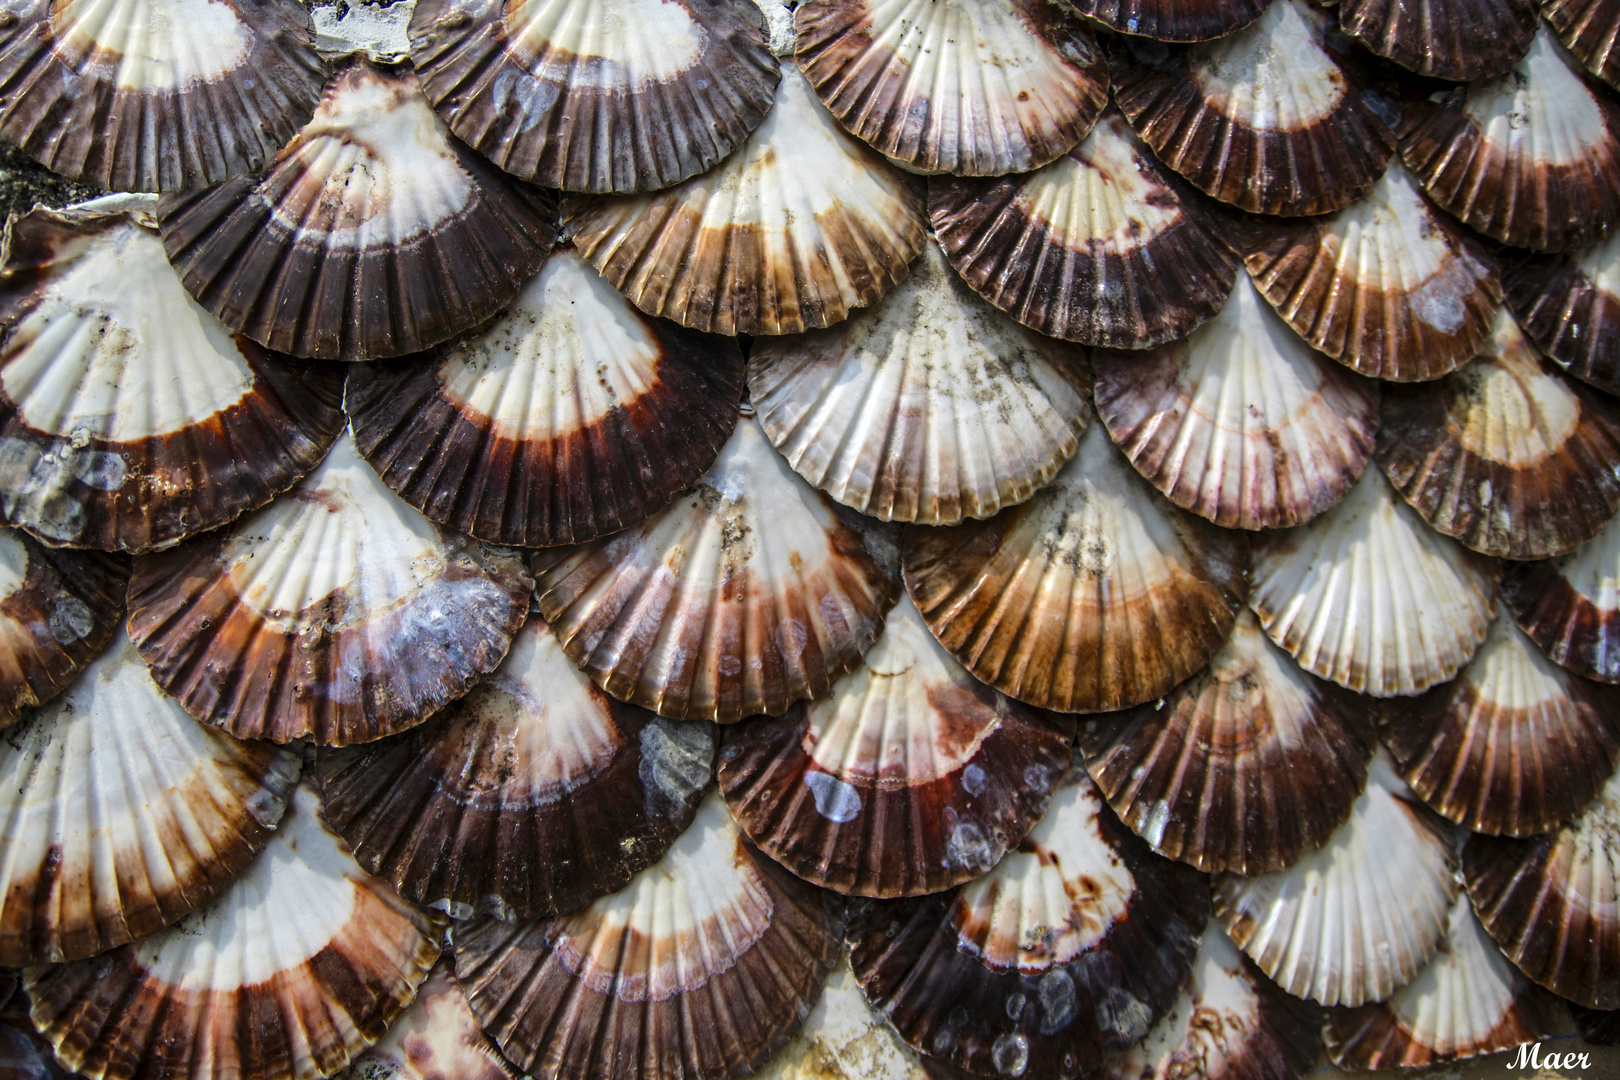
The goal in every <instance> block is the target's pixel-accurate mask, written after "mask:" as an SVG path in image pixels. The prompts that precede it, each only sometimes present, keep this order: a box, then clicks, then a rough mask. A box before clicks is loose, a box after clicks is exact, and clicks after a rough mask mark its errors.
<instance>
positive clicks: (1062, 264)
mask: <svg viewBox="0 0 1620 1080" xmlns="http://www.w3.org/2000/svg"><path fill="white" fill-rule="evenodd" d="M1202 199H1203V197H1202V196H1201V195H1199V194H1198V193H1197V192H1194V191H1192V190H1190V189H1188V188H1187V186H1186V185H1185V184H1182V183H1180V182H1178V181H1176V180H1173V179H1172V178H1171V174H1170V173H1169V171H1168V170H1167V169H1165V168H1164V166H1163V165H1161V164H1159V162H1158V161H1157V160H1155V159H1154V157H1153V155H1152V154H1151V153H1150V152H1149V151H1148V149H1147V147H1145V146H1143V145H1142V143H1141V141H1140V140H1138V139H1137V137H1136V135H1135V134H1134V133H1133V132H1132V131H1131V128H1130V125H1129V124H1127V123H1126V122H1125V119H1124V117H1122V116H1120V115H1119V113H1118V112H1117V111H1112V110H1111V111H1109V112H1107V113H1105V114H1104V115H1103V117H1102V119H1101V120H1099V121H1098V122H1097V125H1096V127H1094V128H1093V129H1092V131H1091V134H1090V135H1088V136H1086V138H1085V139H1084V140H1083V141H1081V142H1080V144H1079V145H1078V146H1076V147H1075V148H1074V149H1073V150H1071V151H1070V152H1069V153H1068V154H1066V155H1064V156H1062V157H1060V158H1058V159H1057V160H1056V161H1054V162H1052V164H1050V165H1047V166H1046V167H1044V168H1042V169H1039V170H1037V171H1036V172H1033V173H1030V174H1028V175H1021V176H1009V177H1004V178H993V179H987V180H986V179H972V178H968V179H953V178H941V177H936V178H933V179H931V180H930V181H929V182H928V210H929V214H930V216H931V218H932V220H933V225H934V229H935V231H936V232H937V234H938V236H939V240H940V243H941V245H942V246H943V247H944V249H945V253H946V255H947V256H948V257H949V258H950V261H951V264H952V265H953V266H954V267H956V270H957V272H958V273H960V274H961V275H962V277H963V278H964V279H965V280H966V281H967V283H968V284H969V285H971V286H972V287H973V288H974V289H975V290H976V291H977V292H978V293H979V294H980V295H981V296H983V297H984V298H985V299H986V300H988V301H990V303H992V304H994V305H995V306H996V307H998V308H1000V309H1001V310H1003V311H1005V312H1006V313H1007V314H1009V315H1011V316H1012V317H1013V318H1015V319H1017V320H1018V321H1019V322H1021V323H1023V324H1024V325H1025V326H1028V327H1030V328H1031V329H1034V330H1039V331H1040V332H1041V333H1043V334H1051V335H1052V336H1054V337H1060V338H1064V339H1067V340H1069V341H1077V342H1079V343H1081V344H1083V345H1092V346H1101V347H1106V348H1115V349H1145V348H1151V347H1152V346H1155V345H1161V344H1163V343H1165V342H1167V341H1172V340H1174V339H1176V338H1180V337H1185V336H1186V335H1187V334H1189V333H1191V332H1192V330H1193V329H1194V328H1195V327H1197V326H1198V325H1199V324H1200V323H1202V322H1204V321H1205V320H1206V319H1208V318H1210V317H1211V316H1213V315H1214V314H1215V313H1216V312H1217V311H1219V310H1220V309H1221V305H1222V304H1224V303H1225V302H1226V298H1227V295H1228V294H1229V293H1230V292H1231V291H1232V282H1233V281H1234V280H1235V279H1236V277H1237V273H1238V257H1237V255H1236V254H1235V253H1234V252H1233V251H1232V250H1231V249H1230V248H1229V247H1228V246H1227V245H1226V243H1224V242H1223V241H1222V239H1221V238H1220V237H1219V236H1218V235H1217V232H1216V231H1215V230H1216V222H1215V220H1214V219H1213V218H1212V217H1211V214H1210V211H1209V210H1208V209H1207V208H1206V207H1205V206H1204V205H1202V203H1201V200H1202Z"/></svg>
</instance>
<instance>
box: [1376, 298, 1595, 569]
mask: <svg viewBox="0 0 1620 1080" xmlns="http://www.w3.org/2000/svg"><path fill="white" fill-rule="evenodd" d="M1383 420H1384V423H1383V427H1381V428H1380V429H1379V432H1378V449H1377V455H1378V463H1379V465H1380V466H1382V467H1383V470H1384V475H1385V476H1387V477H1388V478H1389V480H1390V483H1392V484H1393V485H1394V486H1395V488H1396V489H1397V490H1398V491H1400V493H1401V494H1402V496H1404V497H1405V499H1406V500H1407V501H1408V502H1409V503H1411V504H1412V506H1413V507H1415V508H1416V509H1417V511H1418V513H1420V514H1422V515H1423V518H1424V520H1425V521H1427V522H1428V523H1429V524H1430V525H1432V526H1433V527H1434V528H1435V529H1437V530H1439V531H1440V532H1442V533H1444V534H1446V535H1447V536H1452V537H1455V538H1456V539H1457V540H1459V541H1461V542H1462V543H1463V544H1465V545H1467V546H1468V547H1470V548H1472V549H1474V550H1475V551H1478V552H1481V553H1483V554H1486V555H1497V556H1500V557H1502V558H1508V559H1545V558H1548V557H1549V556H1553V555H1563V554H1567V553H1568V552H1570V551H1573V550H1574V549H1575V548H1576V547H1578V546H1579V545H1580V544H1582V543H1584V542H1585V541H1587V540H1590V539H1591V538H1592V537H1593V536H1595V535H1596V534H1597V532H1598V530H1600V529H1602V528H1603V526H1604V525H1605V524H1606V523H1607V522H1608V521H1609V519H1610V518H1612V517H1614V515H1615V511H1616V509H1617V508H1620V420H1617V419H1616V417H1615V414H1614V413H1613V412H1612V411H1611V410H1610V408H1609V407H1608V406H1607V405H1606V404H1605V403H1603V402H1602V401H1601V400H1600V399H1599V398H1598V396H1597V395H1596V394H1594V393H1593V392H1592V391H1590V390H1588V389H1587V388H1586V387H1585V386H1583V385H1581V384H1580V383H1576V382H1573V381H1571V380H1570V379H1568V378H1566V377H1565V376H1564V374H1563V373H1562V372H1561V371H1559V370H1557V369H1556V368H1555V367H1553V366H1552V365H1551V364H1549V363H1548V362H1547V361H1546V360H1545V359H1544V358H1543V357H1542V356H1541V354H1540V353H1539V352H1537V351H1536V348H1535V346H1534V345H1532V344H1530V342H1528V341H1527V340H1525V338H1524V335H1523V333H1522V332H1521V331H1520V330H1519V327H1518V325H1517V324H1516V323H1515V322H1514V321H1513V318H1512V317H1511V316H1510V315H1509V314H1508V313H1507V312H1506V311H1505V310H1503V311H1499V312H1498V313H1497V316H1496V325H1495V327H1494V328H1493V329H1492V332H1491V340H1490V341H1489V342H1488V343H1487V344H1486V346H1485V350H1484V351H1483V352H1481V353H1480V355H1479V356H1477V357H1475V358H1474V359H1473V360H1472V361H1471V362H1470V363H1469V364H1467V365H1466V366H1465V367H1463V368H1461V369H1459V370H1458V371H1455V372H1452V373H1451V374H1450V375H1447V376H1446V377H1445V378H1443V379H1440V380H1439V381H1437V382H1433V383H1419V384H1408V385H1402V386H1386V387H1385V388H1384V394H1383Z"/></svg>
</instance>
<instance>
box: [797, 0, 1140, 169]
mask: <svg viewBox="0 0 1620 1080" xmlns="http://www.w3.org/2000/svg"><path fill="white" fill-rule="evenodd" d="M794 21H795V23H796V24H797V29H798V62H799V67H800V69H801V70H802V71H803V72H804V74H805V75H806V76H807V77H808V78H809V80H810V83H811V85H812V86H814V87H815V88H816V93H817V94H819V95H820V96H821V100H822V102H823V103H825V104H826V106H827V108H828V109H830V110H832V114H833V115H834V116H836V117H838V121H839V123H841V124H843V125H844V126H845V127H846V128H848V129H849V130H850V131H851V132H852V133H853V134H855V135H856V136H858V137H859V138H861V139H863V140H864V141H865V142H867V143H868V144H869V145H871V146H872V148H873V149H875V150H877V151H878V152H879V153H881V154H883V155H884V156H885V157H887V158H889V159H890V160H892V161H894V162H895V163H897V164H899V165H901V166H903V167H905V168H907V169H914V170H916V171H917V172H923V173H955V174H956V175H958V176H1002V175H1005V174H1007V173H1021V172H1028V171H1029V170H1031V169H1036V168H1039V167H1040V166H1042V165H1045V164H1046V163H1047V162H1049V161H1051V160H1053V159H1054V158H1057V157H1060V156H1062V155H1063V154H1065V153H1067V152H1068V151H1069V149H1070V148H1071V147H1072V146H1074V144H1075V143H1077V142H1079V141H1080V140H1081V139H1083V138H1084V137H1085V135H1086V132H1087V131H1090V130H1091V125H1092V124H1094V123H1095V122H1096V120H1097V115H1098V114H1099V113H1100V112H1102V109H1103V106H1104V105H1106V104H1107V103H1108V58H1107V57H1106V56H1105V55H1104V54H1103V51H1102V49H1101V48H1100V47H1099V46H1098V44H1097V39H1096V38H1095V37H1094V36H1093V35H1092V33H1091V29H1090V27H1088V26H1087V25H1086V23H1085V20H1084V19H1081V18H1080V17H1079V16H1078V15H1077V14H1076V13H1075V11H1074V9H1073V8H1072V7H1070V6H1069V5H1068V4H1067V3H1064V2H1063V0H901V2H899V3H894V2H885V0H803V2H802V3H800V4H799V6H798V9H797V11H796V12H795V14H794Z"/></svg>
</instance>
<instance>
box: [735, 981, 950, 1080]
mask: <svg viewBox="0 0 1620 1080" xmlns="http://www.w3.org/2000/svg"><path fill="white" fill-rule="evenodd" d="M926 1064H927V1065H932V1066H935V1067H937V1063H936V1062H927V1063H926ZM754 1075H755V1076H756V1077H757V1078H758V1080H928V1077H929V1076H930V1075H931V1073H930V1072H929V1071H927V1070H926V1069H925V1062H924V1060H923V1058H922V1057H921V1055H919V1054H918V1053H917V1051H915V1050H913V1049H912V1048H911V1047H909V1046H907V1045H906V1044H905V1043H904V1042H903V1041H902V1040H901V1038H900V1036H899V1035H898V1034H897V1033H896V1032H895V1030H894V1027H893V1026H892V1025H891V1024H890V1023H889V1022H888V1021H887V1020H886V1019H884V1017H883V1014H882V1013H880V1012H878V1011H877V1010H876V1009H874V1008H872V1006H871V1005H869V1004H868V1003H867V1001H866V997H865V995H863V994H862V993H861V984H860V983H858V982H856V981H855V973H854V972H853V971H851V970H850V967H849V954H848V953H845V954H844V958H843V959H842V960H840V961H839V962H838V966H837V967H835V968H833V971H832V974H831V975H829V976H827V984H826V985H825V986H823V987H822V989H821V997H820V998H819V999H817V1001H816V1005H815V1008H813V1009H811V1010H810V1015H809V1016H807V1017H805V1020H804V1027H803V1028H801V1029H800V1030H799V1033H798V1034H797V1035H795V1036H794V1037H793V1038H792V1039H790V1040H788V1043H787V1045H785V1046H783V1047H782V1049H780V1050H778V1051H777V1052H776V1053H775V1054H774V1055H772V1056H771V1059H770V1060H769V1061H768V1062H766V1063H765V1066H764V1067H763V1068H761V1069H759V1070H758V1071H757V1072H755V1073H754Z"/></svg>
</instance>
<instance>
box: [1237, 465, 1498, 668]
mask: <svg viewBox="0 0 1620 1080" xmlns="http://www.w3.org/2000/svg"><path fill="white" fill-rule="evenodd" d="M1253 550H1254V554H1253V566H1252V569H1251V571H1250V582H1251V584H1252V591H1251V593H1250V595H1249V605H1250V606H1251V607H1252V608H1253V609H1254V611H1255V614H1256V615H1258V616H1259V617H1260V624H1261V625H1262V626H1264V627H1265V628H1266V633H1267V635H1269V636H1270V638H1271V640H1272V641H1274V642H1276V643H1277V644H1278V645H1279V646H1280V647H1281V648H1282V649H1283V650H1284V651H1285V652H1287V653H1288V654H1289V655H1291V656H1293V658H1294V659H1295V660H1297V661H1298V662H1299V664H1300V666H1301V667H1303V668H1304V669H1305V670H1306V671H1309V672H1311V673H1312V674H1313V675H1317V676H1320V677H1321V678H1324V679H1328V680H1331V681H1332V682H1336V683H1338V684H1339V685H1340V686H1344V687H1347V688H1349V689H1351V690H1354V691H1356V692H1358V693H1363V694H1371V695H1373V696H1374V697H1392V696H1395V695H1407V694H1419V693H1422V692H1423V691H1424V690H1427V689H1428V688H1429V687H1431V686H1434V685H1435V684H1436V683H1442V682H1445V681H1446V680H1448V679H1450V678H1451V677H1452V676H1454V675H1456V674H1457V671H1458V670H1459V669H1460V668H1461V667H1462V666H1463V665H1464V664H1466V663H1468V658H1469V657H1470V656H1472V655H1474V650H1475V649H1477V648H1478V647H1479V644H1480V642H1482V641H1484V640H1485V634H1486V632H1487V631H1488V630H1489V628H1490V625H1491V618H1492V617H1493V616H1494V615H1495V614H1496V583H1497V579H1498V578H1499V577H1500V576H1501V571H1500V568H1499V567H1498V564H1497V563H1496V561H1495V560H1494V559H1485V558H1481V557H1480V556H1478V555H1475V554H1474V553H1473V552H1471V551H1469V550H1467V549H1466V548H1464V547H1463V546H1462V545H1461V544H1458V543H1457V542H1456V541H1455V540H1452V539H1450V538H1449V537H1445V536H1441V535H1440V534H1439V533H1437V532H1435V531H1434V530H1433V529H1431V528H1429V527H1428V526H1427V525H1426V524H1424V522H1423V519H1422V518H1420V517H1419V516H1418V513H1417V511H1416V510H1414V509H1412V508H1411V507H1410V506H1409V505H1407V503H1406V502H1405V501H1403V500H1402V499H1401V497H1400V495H1399V494H1398V493H1396V491H1395V490H1394V489H1393V488H1391V487H1390V486H1389V481H1387V480H1385V479H1384V474H1383V473H1382V472H1380V471H1379V470H1377V469H1368V470H1367V471H1366V472H1364V473H1362V475H1361V480H1360V482H1358V483H1357V484H1356V486H1355V487H1353V488H1351V489H1350V493H1349V494H1348V495H1346V496H1345V500H1344V502H1342V503H1340V504H1339V505H1338V506H1336V507H1334V508H1333V509H1332V510H1329V511H1328V512H1327V513H1325V514H1323V515H1322V516H1321V517H1319V518H1317V519H1316V520H1315V521H1313V522H1312V523H1311V524H1309V525H1304V526H1301V527H1300V528H1298V529H1292V530H1290V531H1288V532H1284V533H1272V534H1268V535H1266V536H1265V537H1263V538H1262V539H1261V540H1260V541H1258V542H1257V543H1256V544H1255V545H1254V549H1253Z"/></svg>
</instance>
